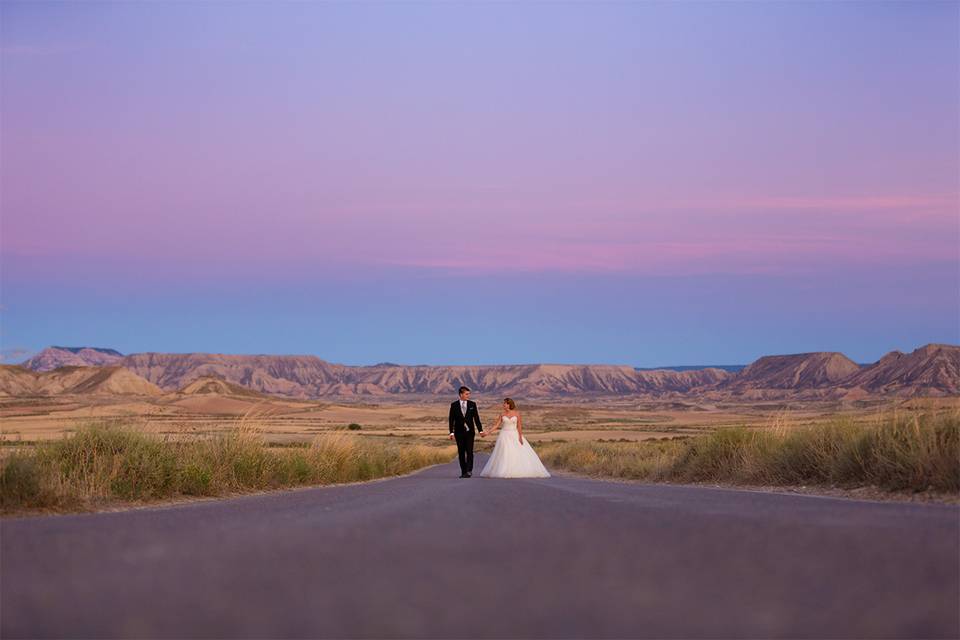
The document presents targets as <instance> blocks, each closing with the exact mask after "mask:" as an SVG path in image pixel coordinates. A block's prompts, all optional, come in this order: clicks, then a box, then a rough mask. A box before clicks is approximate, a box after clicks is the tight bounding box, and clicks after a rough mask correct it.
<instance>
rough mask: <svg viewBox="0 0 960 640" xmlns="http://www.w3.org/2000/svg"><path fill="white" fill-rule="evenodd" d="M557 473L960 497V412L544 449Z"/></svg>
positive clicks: (895, 415)
mask: <svg viewBox="0 0 960 640" xmlns="http://www.w3.org/2000/svg"><path fill="white" fill-rule="evenodd" d="M539 453H540V455H541V457H542V458H543V460H544V462H545V463H547V464H549V465H553V466H555V467H559V468H563V469H568V470H571V471H579V472H583V473H588V474H591V475H596V476H607V477H616V478H632V479H645V480H669V481H690V482H699V481H707V482H730V483H739V484H763V485H780V486H785V485H797V484H803V485H808V484H812V485H833V486H843V487H857V486H876V487H880V488H882V489H886V490H889V491H926V490H933V491H943V492H951V493H956V492H960V411H958V410H957V409H950V410H946V411H926V412H908V413H904V412H892V413H886V414H881V415H878V416H877V417H875V418H874V419H873V420H871V421H867V422H863V421H858V422H855V421H853V420H852V419H850V418H846V417H838V418H835V419H834V420H832V421H828V422H825V423H821V424H815V425H812V426H799V427H790V426H789V425H787V424H786V423H785V422H784V420H783V419H782V418H778V419H777V420H775V421H774V423H773V424H772V425H771V426H770V427H769V428H760V429H747V428H742V427H737V428H725V429H718V430H717V431H715V432H713V433H711V434H709V435H705V436H700V437H694V438H688V439H677V440H669V441H665V440H660V441H655V442H640V443H582V442H571V443H562V444H555V445H544V446H543V447H541V448H540V450H539Z"/></svg>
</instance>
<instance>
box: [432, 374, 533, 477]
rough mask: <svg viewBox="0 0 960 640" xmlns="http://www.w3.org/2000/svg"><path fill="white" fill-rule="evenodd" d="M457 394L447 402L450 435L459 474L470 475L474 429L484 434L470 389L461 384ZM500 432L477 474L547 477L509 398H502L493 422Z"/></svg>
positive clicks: (515, 406) (471, 473)
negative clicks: (500, 406)
mask: <svg viewBox="0 0 960 640" xmlns="http://www.w3.org/2000/svg"><path fill="white" fill-rule="evenodd" d="M459 395H460V398H459V399H458V400H454V401H453V402H452V403H451V404H450V420H449V423H450V439H451V440H456V441H457V456H458V458H459V459H460V477H461V478H470V477H472V476H473V440H474V437H475V436H476V434H477V433H479V434H480V437H481V438H483V437H486V434H484V432H483V424H481V422H480V412H479V411H478V410H477V403H476V402H474V401H473V400H471V399H470V389H469V388H467V387H460V389H459ZM497 429H500V435H499V436H497V441H496V442H495V443H494V445H493V453H491V454H490V459H489V460H487V464H486V465H484V467H483V470H482V471H481V472H480V476H481V477H484V478H549V477H550V472H549V471H547V468H546V467H544V466H543V463H542V462H540V457H539V456H537V452H536V451H534V450H533V447H531V446H530V442H529V441H528V440H527V439H526V438H524V437H523V419H522V418H521V417H520V412H519V411H517V404H516V403H515V402H514V401H513V400H512V399H510V398H504V399H503V411H502V412H501V413H500V417H499V418H497V423H496V424H495V425H493V429H492V430H493V431H496V430H497Z"/></svg>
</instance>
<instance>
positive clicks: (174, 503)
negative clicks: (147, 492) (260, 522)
mask: <svg viewBox="0 0 960 640" xmlns="http://www.w3.org/2000/svg"><path fill="white" fill-rule="evenodd" d="M445 464H450V462H438V463H436V464H431V465H427V466H425V467H420V468H419V469H414V470H413V471H411V472H409V473H404V474H402V475H398V476H383V477H382V478H372V479H370V480H356V481H354V482H332V483H330V484H306V485H298V486H296V487H280V488H278V489H257V490H253V491H240V492H234V493H225V494H222V495H218V496H181V497H178V498H168V499H164V500H151V501H150V502H116V503H113V502H111V503H108V504H104V505H103V506H101V507H97V508H94V509H84V510H78V511H45V510H40V509H37V510H34V509H31V510H24V511H19V512H12V513H0V521H7V520H26V519H30V518H50V517H56V516H77V515H94V514H98V513H117V512H122V511H140V510H144V509H169V508H172V507H179V506H183V505H188V504H197V503H202V502H216V501H220V500H233V499H236V498H247V497H251V496H264V495H271V494H281V493H290V492H293V491H306V490H308V489H323V488H329V487H348V486H352V485H358V484H372V483H375V482H386V481H388V480H397V479H398V478H409V477H410V476H415V475H417V474H418V473H422V472H424V471H426V470H427V469H432V468H434V467H440V466H443V465H445Z"/></svg>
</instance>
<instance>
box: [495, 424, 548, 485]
mask: <svg viewBox="0 0 960 640" xmlns="http://www.w3.org/2000/svg"><path fill="white" fill-rule="evenodd" d="M480 475H481V476H482V477H484V478H549V477H550V472H549V471H547V468H546V467H545V466H543V463H542V462H540V457H539V456H538V455H537V452H536V451H534V450H533V447H531V446H530V441H529V440H528V439H527V438H524V439H523V444H520V436H519V434H518V433H517V418H516V417H512V418H511V417H509V416H504V417H503V421H502V422H501V423H500V434H499V435H498V436H497V441H496V443H494V445H493V453H491V454H490V459H489V460H487V464H485V465H484V466H483V471H481V472H480Z"/></svg>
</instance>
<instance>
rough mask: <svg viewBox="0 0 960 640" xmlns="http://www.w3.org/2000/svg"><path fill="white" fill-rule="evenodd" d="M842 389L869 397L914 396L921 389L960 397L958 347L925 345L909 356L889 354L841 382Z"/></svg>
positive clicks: (894, 352) (900, 353) (959, 354)
mask: <svg viewBox="0 0 960 640" xmlns="http://www.w3.org/2000/svg"><path fill="white" fill-rule="evenodd" d="M844 386H849V387H859V388H861V389H865V390H867V391H870V392H872V393H896V394H898V395H900V394H903V393H907V394H910V395H913V394H915V393H916V392H917V390H921V389H923V390H927V391H928V392H935V393H938V394H942V395H960V347H957V346H953V345H949V344H928V345H925V346H923V347H920V348H919V349H915V350H914V351H912V352H911V353H909V354H905V353H902V352H900V351H891V352H890V353H888V354H887V355H885V356H883V357H882V358H880V360H878V361H877V362H875V363H873V364H872V365H869V366H866V367H864V368H863V369H862V370H860V371H859V372H857V373H856V374H855V375H853V376H851V377H850V378H849V379H847V380H844Z"/></svg>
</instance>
